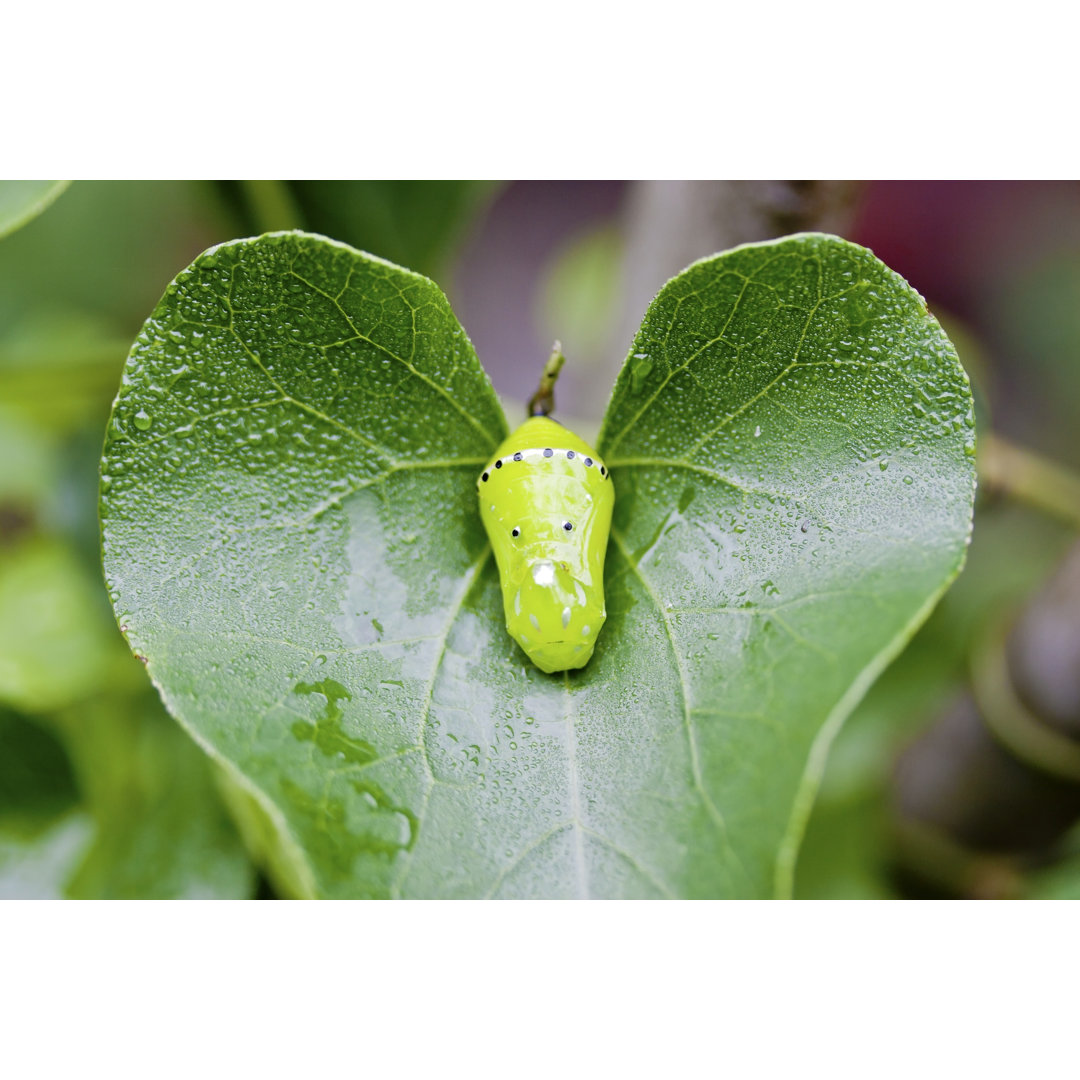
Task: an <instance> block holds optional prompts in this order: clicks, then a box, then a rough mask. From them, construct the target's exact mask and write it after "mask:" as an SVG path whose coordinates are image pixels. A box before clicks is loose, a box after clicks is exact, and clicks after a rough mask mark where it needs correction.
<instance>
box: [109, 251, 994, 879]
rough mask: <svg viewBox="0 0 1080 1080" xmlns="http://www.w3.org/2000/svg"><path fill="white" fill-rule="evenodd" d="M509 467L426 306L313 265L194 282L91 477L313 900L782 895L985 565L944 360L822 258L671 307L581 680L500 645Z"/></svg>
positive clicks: (321, 259) (173, 670)
mask: <svg viewBox="0 0 1080 1080" xmlns="http://www.w3.org/2000/svg"><path fill="white" fill-rule="evenodd" d="M504 433H505V421H504V419H503V417H502V414H501V411H500V410H499V407H498V405H497V402H496V399H495V396H494V394H493V392H492V390H491V387H490V384H489V383H488V381H487V379H486V377H485V376H484V374H483V372H482V370H481V369H480V367H479V364H478V363H477V361H476V358H475V356H474V354H473V352H472V349H471V346H470V345H469V343H468V340H467V339H466V338H465V336H464V334H463V333H462V331H461V328H460V327H459V326H458V324H457V322H456V320H455V319H454V317H453V314H452V313H451V311H450V309H449V307H448V305H447V303H446V300H445V298H444V297H443V296H442V294H441V293H440V292H439V290H438V289H437V288H436V287H435V286H434V285H433V284H432V283H431V282H430V281H427V280H426V279H424V278H421V277H419V276H417V275H415V274H412V273H410V272H408V271H405V270H402V269H399V268H397V267H394V266H391V265H390V264H387V263H383V262H381V261H378V260H375V259H372V258H370V257H368V256H364V255H361V254H360V253H358V252H355V251H353V250H351V249H348V248H346V247H344V246H342V245H338V244H334V243H331V242H329V241H326V240H323V239H321V238H318V237H312V236H304V235H301V234H276V235H268V236H263V237H260V238H258V239H256V240H250V241H242V242H237V243H233V244H228V245H225V246H222V247H219V248H216V249H213V250H212V251H210V252H207V253H206V254H205V255H203V256H201V257H200V258H199V259H197V260H196V261H195V263H194V264H193V265H192V266H191V267H190V268H189V269H188V270H186V271H185V272H184V273H182V274H181V275H180V276H179V277H178V278H177V280H176V281H175V282H174V283H173V285H172V286H171V287H170V288H169V290H168V292H167V293H166V296H165V298H164V299H163V300H162V302H161V304H160V305H159V306H158V308H157V309H156V311H155V312H154V314H153V316H152V317H151V318H150V320H149V321H148V322H147V324H146V326H145V328H144V330H143V332H142V333H141V334H140V336H139V339H138V340H137V342H136V344H135V347H134V349H133V351H132V354H131V356H130V358H129V360H128V365H127V368H126V371H125V376H124V382H123V385H122V387H121V391H120V395H119V397H118V399H117V402H116V405H115V408H114V412H113V418H112V420H111V422H110V427H109V432H108V437H107V441H106V449H105V460H104V462H103V475H102V492H103V494H102V503H101V513H102V524H103V538H104V548H105V564H106V572H107V575H108V578H109V583H110V589H111V591H112V595H113V601H114V604H115V606H116V610H117V614H118V616H119V619H120V622H121V625H122V626H124V627H125V629H126V632H127V634H128V636H129V640H130V641H131V644H132V646H133V648H134V649H135V650H136V651H137V652H138V653H139V654H141V655H143V656H145V657H146V658H147V660H148V669H149V671H150V674H151V676H152V677H153V678H154V680H155V682H156V683H157V684H158V686H159V688H160V689H161V691H162V694H163V696H164V698H165V701H166V703H167V704H168V706H169V708H170V709H171V711H172V712H173V713H174V715H176V716H177V717H178V718H179V719H180V720H181V721H182V722H183V723H184V725H185V726H186V727H187V728H188V730H189V731H190V732H191V733H192V734H193V735H194V737H195V738H196V739H197V740H198V741H199V742H200V743H201V744H202V745H203V746H204V747H205V748H206V749H207V750H208V751H209V752H210V753H211V754H212V755H213V756H214V757H215V758H216V759H217V760H218V761H219V762H221V763H222V764H223V765H224V766H225V768H226V769H227V770H228V772H229V774H230V775H231V777H232V778H233V779H234V781H235V785H236V799H235V800H234V801H235V808H236V809H237V811H238V813H239V814H240V816H241V818H242V819H246V825H247V826H248V827H247V828H246V832H247V833H248V835H249V837H252V838H255V841H256V842H257V843H258V844H259V846H261V847H262V849H263V852H264V854H265V856H266V858H267V859H268V860H269V861H270V863H271V864H272V866H273V867H274V870H275V874H276V876H277V878H278V880H279V882H281V883H282V885H283V887H285V888H287V889H288V890H289V891H291V892H294V893H297V894H301V895H328V896H376V897H377V896H503V897H510V896H547V897H557V896H568V897H576V896H639V897H646V896H762V895H771V894H773V893H774V892H775V893H779V894H785V893H786V892H787V890H788V889H789V888H790V877H791V870H792V866H793V860H794V855H795V852H796V850H797V846H798V839H799V836H800V834H801V829H802V825H803V822H804V819H805V815H806V813H807V811H808V809H809V805H810V802H811V800H812V797H813V791H814V787H815V784H816V780H817V777H818V775H819V773H820V770H821V767H822V765H823V763H824V758H825V753H826V751H827V747H828V742H829V739H830V738H831V736H832V734H833V733H834V732H835V730H836V728H837V727H838V725H839V723H840V721H841V720H842V719H843V717H844V716H845V715H846V713H847V711H848V710H849V709H850V708H851V706H852V705H853V704H854V702H855V701H856V700H857V699H858V697H859V695H860V694H861V693H862V691H863V690H864V689H865V687H866V686H867V685H868V684H869V682H870V681H871V680H872V678H873V677H874V675H875V674H876V673H877V671H879V670H880V669H881V667H882V666H884V664H885V663H886V662H887V661H888V659H889V658H891V656H892V655H894V654H895V653H896V652H897V651H898V650H899V649H900V648H901V647H902V645H903V643H904V642H905V641H906V640H907V639H908V637H909V636H910V634H911V633H912V631H913V629H914V628H915V626H917V625H918V623H919V622H920V621H921V620H922V618H924V617H925V615H926V613H927V612H928V611H929V609H930V607H931V606H932V605H933V603H934V601H935V600H936V599H937V597H938V596H939V595H940V594H941V592H942V591H943V590H944V588H945V587H946V586H947V584H948V583H949V581H950V580H951V579H952V578H953V576H955V574H956V572H957V570H958V568H959V566H960V564H961V562H962V559H963V552H964V547H965V542H966V539H967V535H968V529H969V525H970V514H971V501H972V494H973V478H974V470H973V461H972V448H973V439H972V434H973V433H972V414H971V399H970V394H969V391H968V387H967V381H966V379H965V377H964V374H963V372H962V371H961V369H960V367H959V364H958V362H957V360H956V356H955V353H954V351H953V350H952V348H951V346H950V345H949V343H948V340H947V339H946V337H945V336H944V334H943V333H942V331H941V330H940V328H939V327H938V325H937V323H936V322H935V321H934V320H933V319H932V318H931V317H930V316H929V315H928V314H927V313H926V309H925V307H924V305H923V303H922V301H921V299H920V298H919V297H918V296H917V294H915V293H914V292H913V291H912V290H911V289H910V287H909V286H907V284H906V283H905V282H903V281H902V279H900V278H898V277H897V276H896V275H895V274H893V273H892V272H891V271H889V270H888V269H887V268H886V267H884V266H883V265H882V264H881V263H880V262H878V261H877V260H876V259H874V258H873V256H872V255H870V253H869V252H866V251H865V250H863V249H861V248H857V247H855V246H853V245H850V244H847V243H845V242H843V241H840V240H837V239H835V238H831V237H823V236H800V237H793V238H789V239H786V240H784V241H781V242H778V243H775V244H768V245H760V246H754V247H747V248H741V249H738V250H736V251H733V252H729V253H727V254H725V255H721V256H718V257H716V258H714V259H711V260H708V261H705V262H702V263H699V264H696V265H695V266H693V267H691V268H690V269H689V270H687V271H686V272H685V273H684V274H682V275H680V276H679V277H677V278H676V279H674V280H673V281H672V282H671V283H669V284H668V286H666V287H665V289H664V290H663V291H662V292H661V293H660V295H659V296H658V297H657V299H656V301H655V302H654V303H653V305H652V306H651V308H650V310H649V312H648V314H647V315H646V319H645V323H644V325H643V327H642V330H641V332H640V334H639V336H638V338H637V339H636V341H635V344H634V347H633V349H632V352H631V356H630V359H629V360H628V362H627V365H626V367H625V369H624V371H623V373H622V375H621V376H620V379H619V382H618V384H617V385H616V388H615V394H614V398H613V401H612V404H611V407H610V409H609V411H608V415H607V418H606V420H605V425H604V429H603V432H602V435H601V441H600V445H599V446H598V449H599V450H600V452H601V453H603V454H605V455H606V456H607V460H608V463H609V465H610V466H611V468H612V474H613V477H614V482H615V488H616V509H615V528H614V531H613V542H612V545H611V548H610V550H609V557H608V574H607V590H608V612H609V616H608V621H607V624H606V625H605V627H604V630H603V632H602V634H601V636H600V640H599V643H598V646H597V651H596V654H595V656H594V657H593V659H592V660H591V661H590V663H589V664H588V666H587V667H586V668H585V669H583V670H582V671H580V672H575V673H572V674H563V675H557V676H548V675H544V674H542V673H541V672H539V671H538V670H536V669H535V668H534V667H533V666H532V665H531V664H530V663H529V662H528V661H527V660H526V659H525V657H524V655H523V654H522V653H521V651H520V650H519V649H518V648H517V646H516V645H514V644H513V642H512V641H511V640H510V638H509V637H508V636H507V634H506V632H505V630H504V628H503V617H502V607H501V598H500V595H499V590H498V581H497V578H496V575H495V570H494V566H493V564H492V560H491V558H490V556H489V553H488V550H487V546H486V543H485V537H484V534H483V530H482V528H481V527H480V523H479V515H478V512H477V507H476V495H475V487H474V485H475V475H476V472H477V469H478V466H480V465H481V464H482V463H483V462H484V460H485V459H486V457H487V456H488V455H489V454H490V452H491V450H492V449H493V447H494V446H495V445H496V444H497V443H498V441H499V440H500V439H501V437H502V436H503V435H504Z"/></svg>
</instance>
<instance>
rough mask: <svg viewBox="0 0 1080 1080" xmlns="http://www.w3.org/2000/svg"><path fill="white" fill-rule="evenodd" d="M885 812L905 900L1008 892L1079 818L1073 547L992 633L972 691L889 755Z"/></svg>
mask: <svg viewBox="0 0 1080 1080" xmlns="http://www.w3.org/2000/svg"><path fill="white" fill-rule="evenodd" d="M893 779H894V782H893V817H894V821H895V828H896V841H897V856H898V863H899V871H900V878H901V885H902V887H903V888H904V889H905V891H906V892H907V893H908V894H909V895H923V894H929V893H931V892H933V891H934V890H935V889H937V890H938V892H940V890H941V889H945V890H947V891H948V892H950V893H952V894H953V895H958V896H968V897H980V896H981V897H986V896H991V897H1001V896H1012V895H1016V894H1017V892H1018V890H1019V880H1020V875H1021V874H1022V872H1023V871H1024V870H1025V869H1026V868H1028V867H1030V866H1034V865H1039V864H1041V863H1044V862H1046V861H1049V860H1051V859H1052V858H1053V855H1054V850H1055V847H1056V845H1057V844H1058V843H1059V842H1060V840H1061V839H1062V837H1063V836H1064V835H1065V834H1066V833H1067V832H1068V831H1069V830H1070V829H1071V828H1072V827H1073V825H1074V824H1075V823H1076V822H1077V821H1078V820H1080V544H1077V545H1075V546H1074V547H1073V548H1072V549H1071V551H1070V553H1069V555H1068V556H1067V558H1066V559H1065V561H1064V563H1063V564H1062V566H1061V567H1060V569H1059V570H1058V572H1057V573H1056V574H1055V575H1054V577H1053V578H1052V579H1051V580H1050V582H1049V583H1048V584H1047V585H1046V586H1045V587H1044V588H1043V590H1042V591H1041V592H1040V593H1039V594H1038V595H1037V596H1036V597H1035V598H1034V599H1033V600H1032V601H1031V602H1030V603H1029V604H1028V606H1027V607H1026V608H1025V609H1024V611H1023V612H1021V614H1020V615H1019V616H1018V617H1017V618H1016V619H1015V621H1014V622H1013V624H1012V626H1011V628H1009V629H1007V630H997V629H994V628H991V630H990V631H989V632H988V633H987V635H986V638H985V641H984V643H983V645H982V646H981V648H980V649H978V650H977V652H976V655H975V659H974V662H973V666H972V689H971V691H970V692H969V693H967V694H965V695H964V696H963V697H962V698H960V699H959V700H958V701H956V702H954V703H953V704H952V705H951V706H950V707H949V708H948V709H947V710H946V711H945V713H944V714H943V715H942V716H941V717H940V718H939V719H938V721H937V722H936V723H935V724H934V725H933V726H931V727H930V728H929V729H928V730H927V731H926V732H924V733H923V734H922V735H921V736H920V737H919V739H917V740H916V741H915V742H914V743H913V744H912V745H911V746H910V747H909V748H908V749H907V750H906V751H905V752H904V753H903V754H902V755H901V757H900V759H899V761H898V762H897V765H896V769H895V773H894V778H893Z"/></svg>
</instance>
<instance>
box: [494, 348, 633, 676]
mask: <svg viewBox="0 0 1080 1080" xmlns="http://www.w3.org/2000/svg"><path fill="white" fill-rule="evenodd" d="M556 355H558V364H557V365H556V366H555V372H556V373H557V370H558V366H560V365H561V361H562V356H561V354H560V353H558V346H556V352H553V353H552V360H551V361H549V365H548V372H547V374H546V375H545V380H546V382H542V383H541V390H540V392H539V393H538V394H537V396H536V398H534V399H533V400H534V402H536V400H537V399H540V400H541V405H540V411H542V412H546V411H547V409H549V408H550V407H551V384H552V383H553V382H554V377H553V376H551V377H550V378H548V375H550V373H551V368H552V364H553V363H554V362H555V358H556ZM545 386H546V392H545ZM476 486H477V491H478V492H479V495H480V516H481V518H482V519H483V522H484V528H485V529H487V534H488V537H489V539H490V540H491V546H492V549H493V550H494V552H495V561H496V563H497V564H498V567H499V578H500V581H501V584H502V594H503V610H504V611H505V613H506V629H507V631H508V632H509V634H510V636H511V637H512V638H513V639H514V640H515V641H516V642H517V643H518V644H519V645H520V646H521V647H522V649H524V650H525V653H526V655H527V656H528V657H529V659H530V660H531V661H532V662H533V663H534V664H535V665H536V666H537V667H538V668H539V669H540V670H541V671H546V672H554V671H566V670H567V669H569V668H580V667H584V666H585V664H586V663H588V661H589V658H590V657H591V656H592V654H593V648H594V647H595V645H596V638H597V635H598V634H599V633H600V627H601V626H603V624H604V619H605V618H606V617H607V610H606V609H605V607H604V555H605V553H606V550H607V542H608V533H609V532H610V529H611V511H612V507H613V506H614V504H615V489H614V486H613V484H612V482H611V476H610V474H609V473H608V470H607V467H606V466H605V465H604V463H603V462H602V461H601V460H600V459H599V458H598V457H597V456H596V453H595V451H593V450H592V449H591V448H590V447H589V446H588V444H587V443H585V442H584V441H582V440H581V439H579V438H578V437H577V436H576V435H575V434H573V432H571V431H568V430H567V429H566V428H564V427H563V426H562V425H561V424H559V423H556V422H555V421H554V420H551V419H549V418H548V417H547V416H546V415H540V416H532V417H530V418H529V419H528V420H526V421H525V423H524V424H522V425H521V427H519V428H518V429H517V431H515V432H514V433H513V434H512V435H511V436H510V437H509V438H507V439H506V441H505V442H503V444H502V445H501V446H500V447H499V449H498V450H497V451H496V452H495V456H494V457H493V458H492V460H491V461H490V462H489V463H488V465H487V466H486V467H485V469H484V471H483V473H482V474H481V476H480V478H479V480H477V485H476Z"/></svg>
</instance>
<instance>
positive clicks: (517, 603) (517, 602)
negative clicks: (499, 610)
mask: <svg viewBox="0 0 1080 1080" xmlns="http://www.w3.org/2000/svg"><path fill="white" fill-rule="evenodd" d="M514 614H515V615H520V614H521V590H520V589H518V591H517V592H516V593H514Z"/></svg>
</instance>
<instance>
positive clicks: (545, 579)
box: [532, 562, 555, 585]
mask: <svg viewBox="0 0 1080 1080" xmlns="http://www.w3.org/2000/svg"><path fill="white" fill-rule="evenodd" d="M532 576H533V581H535V582H536V584H537V585H554V584H555V567H554V566H553V565H552V564H551V563H549V562H540V563H536V564H535V565H534V566H533V568H532Z"/></svg>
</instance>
